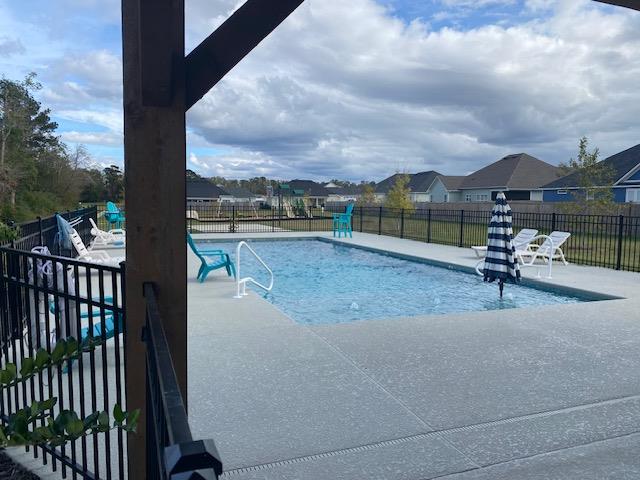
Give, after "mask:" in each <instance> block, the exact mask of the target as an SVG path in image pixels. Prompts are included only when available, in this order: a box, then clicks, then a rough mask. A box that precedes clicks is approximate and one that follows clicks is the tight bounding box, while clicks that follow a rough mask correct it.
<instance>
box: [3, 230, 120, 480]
mask: <svg viewBox="0 0 640 480" xmlns="http://www.w3.org/2000/svg"><path fill="white" fill-rule="evenodd" d="M29 228H31V227H29ZM48 228H49V227H48V226H47V224H46V223H45V224H44V225H43V230H42V233H40V230H38V231H35V232H33V231H28V230H27V231H26V235H27V237H26V238H22V239H20V240H19V241H17V242H15V244H16V246H17V245H20V246H21V248H27V246H29V245H31V243H30V242H31V238H32V237H31V236H33V235H36V236H37V237H38V238H40V236H41V235H42V236H45V237H47V238H48V237H49V234H48V230H47V229H48ZM23 232H24V230H23ZM43 243H46V241H45V242H43ZM123 269H124V264H123V265H122V266H121V267H120V268H115V267H110V266H105V265H97V264H88V263H84V262H79V261H77V260H73V259H71V258H68V257H58V256H51V255H42V254H40V253H32V252H29V251H24V250H18V249H14V248H8V247H0V362H1V363H2V365H3V366H4V365H6V364H7V363H8V362H11V363H14V364H15V365H17V368H18V370H20V363H21V359H22V358H25V357H34V356H35V355H36V352H37V351H38V350H39V349H44V350H46V351H47V352H49V353H50V354H51V353H52V352H53V351H54V348H55V346H56V344H57V343H58V342H59V341H60V340H63V339H67V338H69V337H73V338H75V339H77V340H79V339H85V340H84V341H85V343H84V344H83V343H82V342H81V345H85V346H87V345H88V344H87V343H86V342H89V341H88V340H87V339H90V338H92V339H93V340H94V342H97V343H98V345H97V346H95V347H94V348H85V349H86V352H85V353H84V354H82V355H81V356H79V358H77V359H76V360H74V361H68V362H66V363H65V364H64V365H61V366H58V367H54V368H48V369H46V370H44V371H41V372H40V373H38V374H37V375H36V376H35V377H32V378H31V379H30V380H28V381H26V382H22V383H20V384H18V385H15V386H4V387H3V388H2V392H1V396H2V397H1V399H0V418H1V420H2V421H3V422H7V421H8V419H9V416H10V415H11V414H12V413H14V412H16V411H17V410H18V409H21V408H24V407H25V406H28V405H30V404H32V403H33V402H34V401H43V400H47V399H49V398H52V397H56V398H57V399H58V401H57V404H56V405H55V406H54V408H53V410H52V412H51V413H52V414H53V415H57V414H58V413H60V412H61V411H62V410H73V411H75V412H76V413H77V414H78V415H79V416H80V417H81V418H83V417H85V416H88V415H89V414H91V413H92V412H95V411H101V410H105V411H107V412H109V413H111V412H112V411H113V407H114V405H115V404H116V403H118V404H120V405H121V406H122V408H123V409H125V408H126V398H125V392H124V344H123V343H124V336H123V335H122V334H123V333H124V329H125V327H126V322H125V321H124V289H123V279H124V270H123ZM91 343H93V342H89V344H91ZM42 422H43V423H42V424H44V420H42ZM125 442H126V438H125V436H124V434H123V432H122V431H121V430H117V431H112V432H108V433H99V434H94V435H91V436H90V437H86V438H82V439H79V440H76V441H74V442H72V443H70V444H67V445H65V446H62V447H56V448H53V447H38V448H32V453H33V456H34V457H35V458H38V457H40V458H41V459H42V463H43V464H50V466H51V468H52V469H53V470H54V471H60V473H61V475H62V477H63V478H68V476H71V478H74V479H76V478H87V479H112V478H113V479H115V478H118V479H124V478H125V465H126V458H125V455H126V454H125V452H126V443H125Z"/></svg>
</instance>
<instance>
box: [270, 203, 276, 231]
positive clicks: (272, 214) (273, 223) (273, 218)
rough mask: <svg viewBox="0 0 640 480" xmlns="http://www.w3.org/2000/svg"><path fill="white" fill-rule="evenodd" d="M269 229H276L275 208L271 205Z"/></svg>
mask: <svg viewBox="0 0 640 480" xmlns="http://www.w3.org/2000/svg"><path fill="white" fill-rule="evenodd" d="M271 231H272V232H275V231H276V209H275V208H274V207H273V205H271Z"/></svg>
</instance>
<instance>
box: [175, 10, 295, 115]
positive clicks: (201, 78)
mask: <svg viewBox="0 0 640 480" xmlns="http://www.w3.org/2000/svg"><path fill="white" fill-rule="evenodd" d="M303 1H304V0H247V2H246V3H245V4H244V5H242V6H241V7H240V8H239V9H238V10H236V11H235V12H234V13H233V15H231V17H229V18H228V19H227V20H226V21H225V22H224V23H223V24H222V25H220V27H218V29H217V30H216V31H215V32H213V33H212V34H211V35H209V37H207V38H206V39H205V40H204V41H203V42H202V43H201V44H200V45H198V46H197V47H196V48H195V49H194V50H193V51H192V52H191V53H189V55H187V61H186V84H187V87H186V91H187V93H186V95H187V97H186V107H187V109H189V108H191V107H192V106H193V105H194V104H195V103H196V102H197V101H198V100H200V99H201V98H202V97H203V96H204V95H205V94H206V93H207V92H208V91H209V90H211V88H212V87H213V86H214V85H215V84H216V83H218V82H219V81H220V80H221V79H222V78H223V77H224V76H225V75H226V74H227V73H228V72H229V71H230V70H231V69H232V68H233V67H234V66H236V65H237V64H238V62H240V60H242V59H243V58H244V57H246V56H247V54H249V52H251V50H253V49H254V48H255V47H256V46H257V45H258V44H259V43H260V42H261V41H262V40H264V39H265V38H266V37H267V36H268V35H269V34H270V33H271V32H272V31H273V30H274V29H275V28H276V27H277V26H278V25H280V24H281V23H282V22H283V21H284V20H285V19H286V18H287V17H288V16H289V15H290V14H291V13H292V12H293V11H294V10H295V9H296V8H298V7H299V6H300V5H301V4H302V2H303Z"/></svg>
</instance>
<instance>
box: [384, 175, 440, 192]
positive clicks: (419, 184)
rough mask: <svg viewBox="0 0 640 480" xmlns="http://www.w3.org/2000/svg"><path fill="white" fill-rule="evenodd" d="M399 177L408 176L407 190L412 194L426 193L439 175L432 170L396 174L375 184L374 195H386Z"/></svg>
mask: <svg viewBox="0 0 640 480" xmlns="http://www.w3.org/2000/svg"><path fill="white" fill-rule="evenodd" d="M401 175H408V176H409V188H410V189H411V191H412V192H426V191H427V190H428V189H429V187H430V186H431V184H432V183H433V181H434V180H435V178H436V177H437V176H439V175H440V174H439V173H438V172H436V171H434V170H429V171H428V172H419V173H413V174H411V173H407V174H404V173H396V174H394V175H391V176H390V177H388V178H385V179H384V180H382V181H381V182H379V183H377V184H376V193H388V192H389V190H391V188H392V187H393V186H394V185H395V183H396V178H398V177H399V176H401Z"/></svg>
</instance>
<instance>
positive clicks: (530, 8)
mask: <svg viewBox="0 0 640 480" xmlns="http://www.w3.org/2000/svg"><path fill="white" fill-rule="evenodd" d="M61 1H63V2H64V5H65V8H69V9H70V10H71V11H72V12H73V13H72V15H80V14H83V15H86V14H87V12H94V13H95V12H97V11H98V9H100V8H103V9H105V15H106V19H105V20H102V19H100V21H103V23H104V25H107V26H112V25H113V24H114V22H115V21H116V20H114V19H117V17H118V14H119V6H118V2H117V1H116V0H108V3H106V4H103V3H102V2H98V1H96V0H61ZM241 3H242V2H241V1H240V0H217V1H215V2H210V1H209V0H188V1H187V27H188V28H187V45H188V49H190V48H192V47H193V46H194V45H196V44H197V42H199V41H200V40H201V39H202V38H204V37H205V36H206V35H208V34H209V33H210V32H211V31H212V30H213V29H214V28H215V27H216V26H218V25H220V23H221V22H222V21H224V19H225V18H226V17H227V16H228V15H229V14H231V13H232V12H233V11H234V10H235V9H236V8H237V7H238V6H239V5H240V4H241ZM439 4H440V5H441V6H442V8H446V9H447V10H446V12H448V14H455V11H456V9H457V10H459V11H465V12H468V11H473V12H476V11H477V12H479V14H480V13H481V10H480V7H491V8H492V9H493V10H499V8H500V6H501V5H503V6H505V11H511V12H512V11H514V5H516V4H517V5H518V6H519V7H518V8H521V9H522V11H521V13H522V12H525V13H526V14H523V15H518V14H516V15H515V17H514V18H511V19H509V23H508V24H507V23H505V24H504V25H503V24H497V25H486V26H481V27H478V28H470V27H469V26H465V25H464V24H463V22H461V23H460V25H461V26H460V27H459V28H458V27H457V26H456V27H455V28H453V27H449V28H442V29H439V30H434V29H433V28H432V27H431V26H430V24H429V23H428V22H429V21H430V20H432V19H429V18H426V19H425V20H424V21H422V20H416V21H413V22H411V23H408V24H407V23H406V22H403V21H402V20H400V19H399V18H396V17H394V16H393V15H395V13H394V12H392V11H390V10H389V9H388V8H387V7H385V6H383V5H381V4H379V3H376V2H374V1H373V0H351V1H349V2H344V1H342V0H306V2H305V3H304V4H303V5H302V6H301V7H300V8H299V9H298V11H296V12H295V13H294V14H293V15H292V16H291V17H290V18H288V19H287V20H286V21H285V22H284V24H283V25H282V26H281V27H279V28H278V29H277V30H276V31H275V32H274V33H272V34H271V35H270V36H269V37H268V38H267V39H266V40H265V41H264V42H263V43H262V44H261V45H260V46H258V48H256V50H255V51H254V52H252V53H251V54H250V55H249V56H248V57H247V58H246V59H244V60H243V61H242V62H241V63H240V64H239V65H238V66H237V67H236V68H235V69H234V70H233V71H232V72H231V73H230V74H229V75H228V76H227V77H226V78H225V79H224V80H223V81H222V82H221V83H220V84H219V85H218V86H216V88H215V89H214V90H213V91H212V92H211V93H209V94H208V95H207V96H206V97H205V98H204V99H203V101H201V102H200V103H199V104H198V105H197V106H196V107H194V108H193V109H192V111H191V112H189V115H188V127H189V131H188V142H189V143H188V145H189V148H190V149H196V150H197V149H203V148H204V149H213V150H217V151H218V152H219V153H217V154H215V155H213V154H211V155H204V154H202V153H200V150H198V152H196V153H193V152H191V151H190V153H191V154H190V155H189V158H188V162H187V163H188V165H189V166H190V167H191V168H195V169H197V170H199V171H201V172H202V173H204V174H211V175H213V174H217V175H229V176H252V175H260V174H265V175H272V176H276V177H280V178H287V177H289V178H291V177H311V178H328V177H345V178H350V179H354V180H359V179H362V178H367V179H379V178H382V177H384V176H386V175H388V174H390V173H393V172H394V171H395V170H398V169H400V170H426V169H431V168H433V169H436V170H439V171H441V172H443V173H449V174H456V173H464V172H468V171H471V170H474V169H476V168H478V167H480V166H482V165H484V164H486V163H488V162H491V161H494V160H496V159H497V158H499V157H500V156H502V155H505V154H508V153H514V152H520V151H527V152H528V153H531V154H533V155H536V156H539V157H540V158H542V159H544V160H548V161H552V162H558V161H560V160H566V159H567V158H568V157H569V156H570V155H572V154H574V151H575V148H576V144H577V139H578V138H579V137H580V136H582V135H589V136H590V137H591V139H592V143H593V144H594V145H598V146H599V147H600V148H601V150H602V151H603V153H604V154H612V153H615V152H616V151H619V150H621V149H623V148H627V147H629V146H631V145H633V144H634V143H637V141H638V138H640V124H638V123H637V118H638V116H639V114H640V89H638V88H637V86H636V84H637V78H640V77H639V74H640V55H638V53H637V52H638V51H640V48H639V47H640V16H639V15H637V14H634V13H632V12H630V11H629V10H626V9H617V10H616V9H611V8H609V7H602V6H600V5H599V4H597V3H596V2H593V1H586V0H580V1H572V0H525V1H524V2H515V1H512V0H479V1H478V2H471V1H470V0H440V2H439ZM476 7H478V8H476ZM493 10H492V11H493ZM452 12H453V13H452ZM532 12H534V13H535V12H537V15H538V17H539V18H538V19H536V20H533V21H524V20H523V18H530V17H531V14H532ZM465 15H467V14H466V13H465ZM56 18H57V17H56ZM79 18H80V17H79ZM82 18H85V17H82ZM86 18H90V22H97V21H98V20H97V19H98V18H100V17H98V16H95V15H93V16H91V17H86ZM51 23H55V22H51ZM75 23H76V24H78V23H79V19H76V21H75ZM63 27H65V28H66V24H61V25H58V26H56V25H50V26H48V27H47V28H48V29H49V36H50V37H51V35H52V32H53V31H54V30H55V31H57V32H58V33H60V31H62V32H63V33H64V30H63ZM86 28H91V26H88V27H86ZM0 31H3V32H5V31H6V32H10V35H11V36H10V37H7V38H10V39H11V40H14V39H15V40H16V41H18V42H21V44H22V45H23V46H24V48H25V51H24V52H22V53H18V54H14V55H12V56H11V57H10V60H11V62H12V63H11V64H8V63H5V64H2V63H0V66H2V67H3V69H4V68H5V67H4V65H8V67H7V68H6V71H7V72H9V73H10V74H11V75H13V76H15V74H14V73H12V72H13V71H20V72H26V71H28V70H27V68H28V67H31V66H33V67H34V68H35V69H36V70H38V71H39V72H40V73H41V76H40V78H41V80H42V81H43V83H44V86H45V88H44V90H43V91H42V92H41V97H42V98H43V99H44V100H45V103H46V104H47V105H50V106H52V108H53V113H54V115H55V116H56V118H59V119H61V120H62V121H63V122H64V121H66V122H70V123H71V126H69V127H68V128H66V130H67V131H66V132H65V133H64V138H65V139H67V140H68V141H70V142H76V141H82V142H84V143H87V144H90V145H96V146H106V147H111V146H117V145H118V143H117V142H121V138H122V106H121V103H122V100H121V81H122V80H121V75H122V73H121V70H122V65H121V59H120V50H119V46H116V47H112V46H111V47H109V46H105V45H102V44H96V43H90V44H87V45H76V44H73V43H72V42H73V41H72V40H71V39H72V38H77V36H78V35H79V34H77V33H76V34H74V35H73V36H71V35H70V34H69V36H67V35H66V34H63V35H57V36H54V38H56V40H55V41H51V43H50V44H47V38H48V37H47V35H46V34H45V33H43V32H42V31H40V30H39V29H38V27H37V26H36V25H35V24H30V23H28V22H26V21H24V20H23V19H21V20H18V19H17V18H15V17H11V16H10V15H8V14H7V10H6V8H3V7H2V6H0ZM17 33H19V35H17ZM59 38H61V39H62V40H57V39H59ZM65 42H66V43H65ZM0 45H2V43H1V41H0ZM43 45H47V47H49V48H48V50H47V49H44V48H43ZM0 50H1V49H0ZM0 56H1V53H0ZM4 58H5V57H3V61H5V62H8V60H4ZM7 58H8V57H7ZM21 74H23V73H21ZM75 123H82V124H86V128H80V127H78V126H77V125H74V124H75ZM92 126H95V128H92ZM98 127H100V128H98ZM84 130H89V132H85V131H84ZM96 132H97V133H96Z"/></svg>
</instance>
